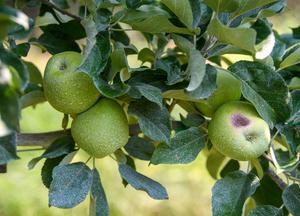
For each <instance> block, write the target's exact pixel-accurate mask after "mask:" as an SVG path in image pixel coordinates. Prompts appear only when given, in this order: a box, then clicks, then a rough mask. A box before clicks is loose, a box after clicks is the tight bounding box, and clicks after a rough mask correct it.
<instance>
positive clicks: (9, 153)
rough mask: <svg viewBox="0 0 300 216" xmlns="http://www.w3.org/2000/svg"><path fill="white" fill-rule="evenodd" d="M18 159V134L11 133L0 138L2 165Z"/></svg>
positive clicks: (0, 161) (0, 159) (0, 162)
mask: <svg viewBox="0 0 300 216" xmlns="http://www.w3.org/2000/svg"><path fill="white" fill-rule="evenodd" d="M17 159H19V157H18V156H17V153H16V134H15V133H11V134H9V135H6V136H3V137H0V164H6V163H8V162H10V161H13V160H17Z"/></svg>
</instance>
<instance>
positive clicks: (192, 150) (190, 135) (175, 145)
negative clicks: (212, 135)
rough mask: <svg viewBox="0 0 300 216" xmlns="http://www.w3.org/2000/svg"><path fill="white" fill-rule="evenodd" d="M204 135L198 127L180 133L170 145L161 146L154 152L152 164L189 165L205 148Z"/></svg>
mask: <svg viewBox="0 0 300 216" xmlns="http://www.w3.org/2000/svg"><path fill="white" fill-rule="evenodd" d="M204 136H205V135H204V134H203V133H202V132H201V131H200V129H199V128H197V127H191V128H189V129H187V130H184V131H180V132H178V133H177V134H176V135H175V137H174V138H172V139H171V142H170V145H166V144H164V143H162V144H160V145H159V146H158V147H157V148H156V149H155V151H154V153H153V155H152V158H151V163H152V164H156V165H157V164H187V163H190V162H192V161H193V160H195V159H196V157H197V156H198V154H199V152H200V151H201V150H202V149H203V148H204V146H205V141H204Z"/></svg>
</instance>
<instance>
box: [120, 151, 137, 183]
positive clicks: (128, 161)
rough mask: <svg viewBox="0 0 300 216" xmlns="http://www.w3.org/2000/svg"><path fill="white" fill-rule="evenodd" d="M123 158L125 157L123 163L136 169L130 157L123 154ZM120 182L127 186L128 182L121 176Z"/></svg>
mask: <svg viewBox="0 0 300 216" xmlns="http://www.w3.org/2000/svg"><path fill="white" fill-rule="evenodd" d="M125 158H126V163H125V164H126V165H128V166H130V167H131V168H132V169H133V170H136V167H135V163H134V160H133V159H132V157H130V156H128V155H125ZM122 184H123V185H124V187H127V185H128V182H127V181H126V180H125V179H124V178H122Z"/></svg>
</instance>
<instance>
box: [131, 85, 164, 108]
mask: <svg viewBox="0 0 300 216" xmlns="http://www.w3.org/2000/svg"><path fill="white" fill-rule="evenodd" d="M129 84H130V86H131V89H130V91H129V92H128V94H129V95H131V94H130V92H132V91H134V95H135V98H141V96H144V97H145V98H146V99H147V100H149V101H151V102H153V103H156V104H157V105H159V107H160V108H162V107H163V97H162V92H161V90H160V89H159V88H157V87H155V86H152V85H149V84H146V83H142V82H129ZM137 92H139V93H140V95H139V97H136V96H137V95H136V94H137ZM132 96H133V95H132Z"/></svg>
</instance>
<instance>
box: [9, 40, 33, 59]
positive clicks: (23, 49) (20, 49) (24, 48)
mask: <svg viewBox="0 0 300 216" xmlns="http://www.w3.org/2000/svg"><path fill="white" fill-rule="evenodd" d="M29 49H30V44H29V43H20V44H18V45H17V46H16V47H15V48H14V49H12V50H13V51H14V53H16V54H17V55H18V56H20V57H21V56H23V57H26V56H27V54H28V52H29Z"/></svg>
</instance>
